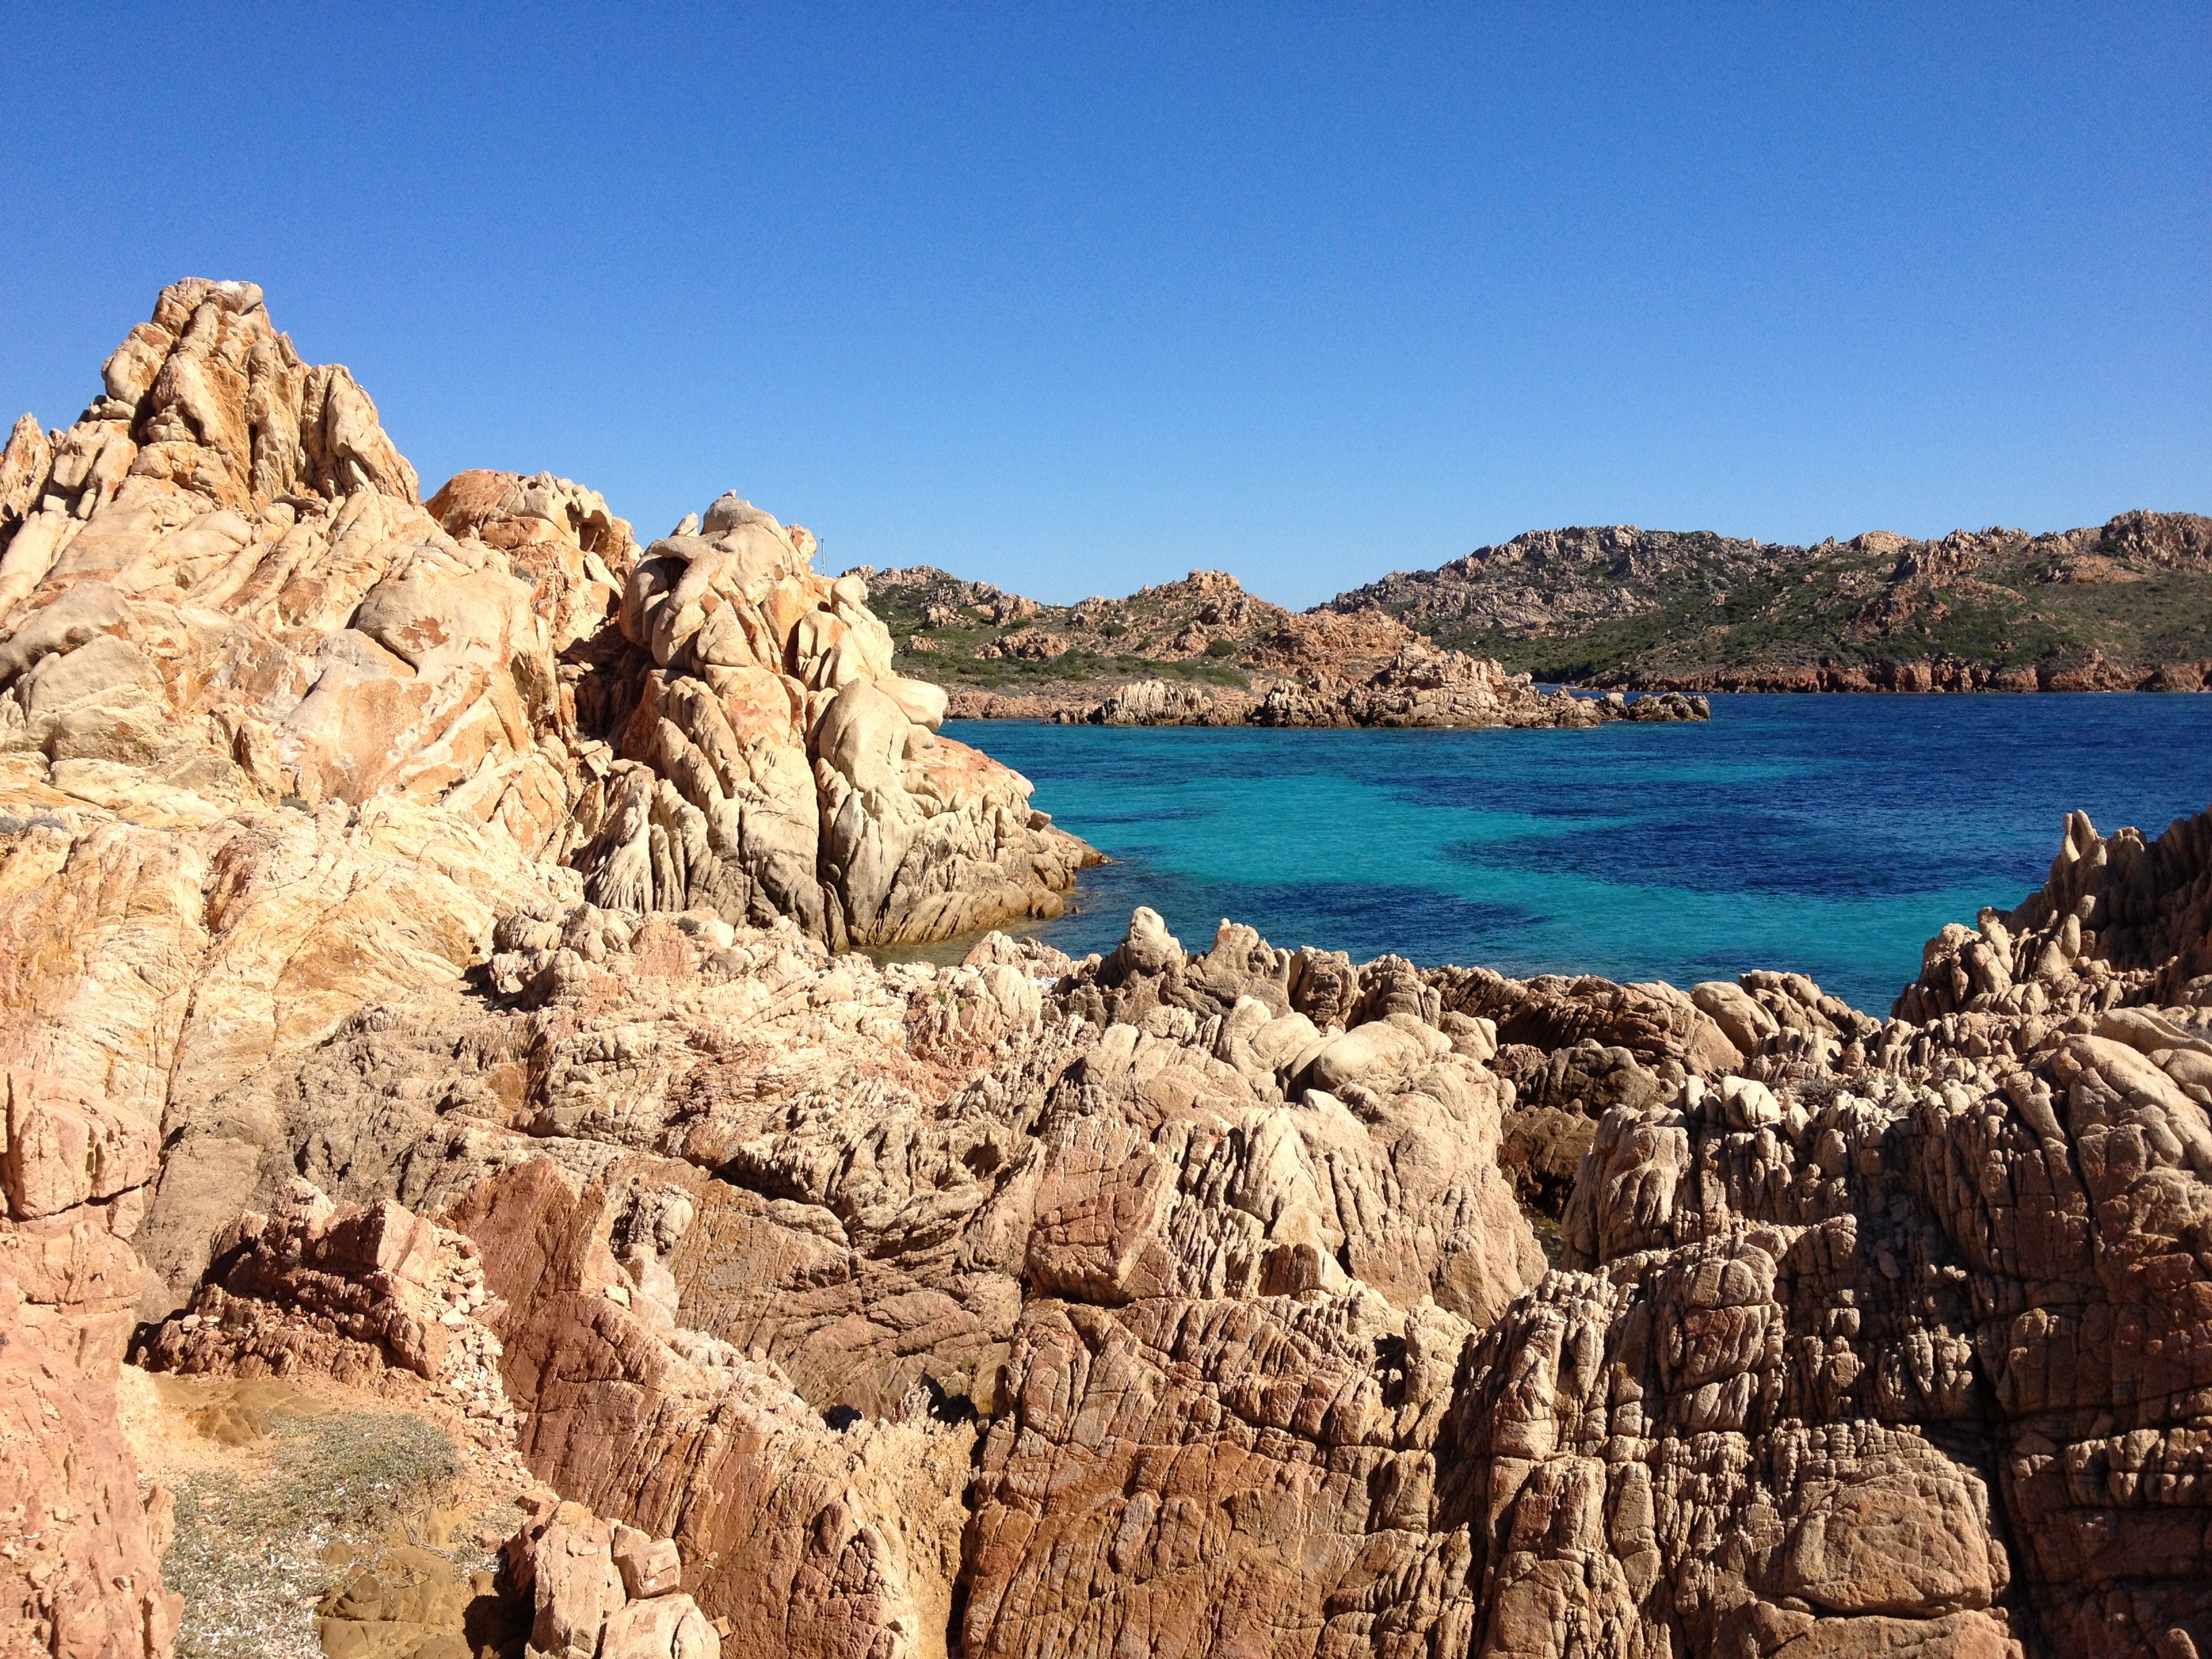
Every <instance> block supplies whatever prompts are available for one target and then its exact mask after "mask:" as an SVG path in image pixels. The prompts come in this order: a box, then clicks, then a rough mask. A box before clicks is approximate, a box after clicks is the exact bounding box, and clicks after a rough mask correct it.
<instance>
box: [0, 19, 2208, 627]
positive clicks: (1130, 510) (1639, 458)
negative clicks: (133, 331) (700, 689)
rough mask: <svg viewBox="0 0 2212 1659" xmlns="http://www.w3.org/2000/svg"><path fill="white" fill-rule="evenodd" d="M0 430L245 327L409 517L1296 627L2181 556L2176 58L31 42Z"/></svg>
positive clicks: (825, 38) (2085, 25) (160, 25)
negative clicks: (1658, 576)
mask: <svg viewBox="0 0 2212 1659" xmlns="http://www.w3.org/2000/svg"><path fill="white" fill-rule="evenodd" d="M8 30H9V40H10V52H9V58H10V63H9V73H8V76H7V80H8V85H7V89H6V92H5V94H4V95H0V212H3V213H4V217H0V225H4V230H0V236H4V246H5V253H4V257H0V404H5V406H6V407H5V410H4V413H0V419H6V418H12V417H13V416H14V414H15V412H17V411H18V410H22V409H33V410H36V411H37V412H38V414H39V415H40V417H41V418H42V419H43V420H45V421H46V422H47V423H48V424H50V425H55V424H61V423H63V422H66V421H68V420H70V419H71V418H73V417H74V416H75V415H76V412H77V410H79V409H81V408H82V406H83V404H84V403H85V402H86V400H87V399H88V398H89V397H90V396H91V395H92V394H93V392H94V391H95V389H96V387H97V374H96V370H97V367H98V365H99V362H100V359H101V357H102V356H104V355H105V354H106V351H107V350H108V349H110V348H111V347H112V345H113V344H114V343H115V342H116V340H117V339H118V338H119V337H121V336H122V334H123V333H124V331H125V330H126V329H128V328H129V326H130V325H131V324H132V323H133V322H135V321H137V320H139V319H142V318H143V317H144V316H146V315H147V313H148V312H149V309H150V308H151V306H152V302H153V299H154V295H155V292H156V290H157V289H159V288H160V287H161V284H162V283H164V282H167V281H169V280H171V279H173V278H174V277H176V276H183V275H187V274H195V275H202V276H234V277H243V278H246V279H249V280H252V281H254V282H258V283H261V284H262V285H263V286H264V288H265V289H267V291H268V295H269V301H270V308H271V310H272V312H273V313H275V315H276V321H277V323H278V325H279V326H281V327H283V328H285V329H287V330H289V331H290V332H291V334H292V336H293V337H294V339H295V341H296V342H297V343H298V344H299V347H300V349H301V351H302V352H303V353H304V354H305V355H306V356H307V357H309V358H310V359H311V360H313V361H316V362H332V361H337V362H345V363H348V364H349V365H351V366H352V368H354V370H355V372H356V374H358V375H359V377H360V378H361V380H362V382H363V384H364V385H366V386H368V388H369V390H370V391H371V392H372V393H373V394H374V397H375V398H376V399H377V401H378V404H379V405H380V408H381V409H382V410H383V413H384V417H385V422H386V426H387V427H388V428H389V429H390V431H391V432H392V435H393V436H394V438H395V439H396V440H397V441H398V443H399V444H400V446H401V447H402V448H403V449H404V450H405V451H406V452H407V453H408V454H409V455H410V456H411V457H412V458H413V459H414V460H415V462H416V465H418V466H419V467H420V468H421V469H422V475H423V479H424V483H425V486H426V487H430V486H435V484H436V483H439V482H440V481H441V480H442V479H443V478H444V477H447V475H448V474H449V473H451V472H453V471H456V470H458V469H459V468H462V467H465V466H496V467H512V468H518V469H520V470H523V471H536V470H538V469H540V468H550V469H551V470H552V471H556V472H560V473H564V474H567V475H568V476H571V477H576V478H579V479H581V480H583V481H585V482H586V483H590V484H592V486H594V487H595V488H597V489H601V490H604V491H605V494H606V495H607V497H608V500H609V501H610V502H611V504H612V505H613V507H614V508H615V510H616V511H617V512H619V513H623V514H625V515H627V516H629V517H630V518H632V519H633V520H635V521H636V522H637V525H638V527H639V530H640V532H641V534H644V535H647V536H650V535H654V534H659V533H663V532H665V531H666V530H667V529H668V528H669V526H671V524H672V523H673V522H674V520H676V519H677V518H678V517H679V516H680V515H681V514H682V513H684V512H685V511H687V510H690V509H691V508H694V507H700V506H702V505H704V504H705V502H706V501H708V500H709V499H711V498H712V497H713V496H714V495H716V494H718V493H720V491H721V490H723V489H728V488H735V489H738V491H740V492H741V493H743V494H744V495H749V496H750V497H752V498H753V499H754V500H755V501H758V502H759V503H761V504H762V505H763V506H764V507H768V508H769V509H770V510H771V511H773V512H775V513H778V514H780V515H781V516H783V517H785V518H787V519H790V520H796V521H798V522H801V523H805V524H807V525H809V526H812V527H813V528H814V529H815V530H816V532H817V533H818V534H819V535H820V536H821V537H822V538H823V544H824V553H823V563H824V564H825V566H827V567H828V568H832V569H836V568H843V567H844V566H846V565H849V564H856V563H862V562H867V563H875V564H895V563H896V564H904V563H911V562H924V561H926V562H933V563H937V564H942V565H945V566H947V567H949V568H952V569H954V570H956V571H958V572H960V573H962V574H969V575H975V576H981V577H986V578H988V579H990V580H994V581H997V582H1000V583H1001V584H1002V585H1004V586H1009V587H1012V588H1016V589H1018V590H1020V591H1024V592H1031V593H1035V594H1036V595H1038V596H1040V597H1042V598H1046V599H1074V598H1078V597H1080V596H1081V595H1083V594H1085V593H1089V592H1109V593H1119V592H1126V591H1127V590H1128V589H1130V588H1132V587H1133V586H1136V585H1138V584H1139V583H1140V582H1148V581H1157V580H1163V579H1164V578H1168V577H1172V576H1176V575H1179V574H1182V572H1183V571H1185V570H1187V569H1188V568H1191V567H1193V566H1198V565H1206V566H1220V567H1225V568H1230V569H1232V570H1234V571H1236V572H1237V574H1239V575H1240V576H1242V577H1243V579H1244V580H1245V581H1246V583H1247V585H1248V586H1251V587H1253V588H1255V590H1256V591H1259V592H1263V593H1266V594H1267V595H1269V596H1270V597H1273V598H1276V599H1280V600H1283V601H1285V602H1289V603H1295V604H1310V603H1312V602H1314V601H1316V600H1318V599H1323V598H1325V597H1327V596H1328V595H1329V594H1330V593H1333V592H1336V591H1337V590H1339V589H1340V588H1343V587H1346V586H1352V585H1354V584H1356V583H1358V582H1361V581H1364V580H1369V579H1370V578H1372V577H1374V576H1376V575H1379V574H1382V573H1383V572H1384V571H1387V570H1389V569H1393V568H1420V567H1424V566H1429V565H1434V564H1437V563H1438V562H1442V561H1443V560H1446V559H1449V558H1455V557H1456V556H1459V555H1460V554H1462V553H1463V552H1465V551H1467V550H1468V549H1470V548H1472V547H1474V546H1476V545H1478V544H1482V543H1484V542H1489V541H1496V540H1502V539H1504V538H1507V537H1509V536H1510V535H1512V534H1514V533H1515V532H1518V531H1520V530H1522V529H1526V528H1528V527H1530V526H1548V525H1559V524H1589V523H1620V522H1633V523H1638V524H1642V525H1645V526H1662V527H1668V528H1706V529H1714V530H1719V531H1723V532H1730V533H1734V534H1739V535H1753V536H1759V537H1763V538H1766V539H1768V540H1778V541H1808V540H1817V539H1818V538H1820V537H1823V536H1826V535H1830V534H1834V535H1839V536H1848V535H1850V534H1852V533H1854V532H1857V531H1860V530H1864V529H1869V528H1874V527H1877V526H1879V527H1884V528H1888V529H1894V530H1899V531H1903V532H1908V533H1916V534H1930V533H1940V532H1942V531H1944V530H1947V529H1949V528H1951V527H1953V526H1957V525H1961V524H1964V525H1969V526H1983V525H1987V524H1992V523H2002V524H2015V525H2022V526H2027V527H2028V528H2030V529H2038V530H2041V529H2052V528H2058V527H2063V526H2071V525H2075V524H2083V523H2096V522H2100V521H2101V520H2104V519H2106V518H2107V517H2109V516H2110V515H2111V514H2112V513H2115V512H2118V511H2120V510H2122V509H2124V508H2127V507H2166V508H2192V509H2197V510H2212V142H2208V140H2212V115H2208V108H2209V107H2212V103H2208V94H2212V11H2208V9H2206V7H2205V6H2203V4H2200V3H2191V4H2176V5H2163V6H2129V5H2122V4H2112V3H2103V4H2098V5H2094V6H2087V5H2065V6H2058V5H2053V6H2044V7H2033V6H2021V7H1982V6H1972V5H1963V4H1947V5H1943V6H1929V5H1915V6H1897V7H1888V8H1885V7H1875V6H1850V7H1836V8H1825V7H1811V6H1791V5H1757V6H1745V7H1741V8H1737V7H1704V8H1692V7H1686V6H1671V5H1669V6H1643V5H1638V6H1624V7H1617V8H1616V7H1603V6H1576V5H1559V6H1543V7H1531V8H1527V9H1518V8H1513V9H1507V8H1497V9H1492V8H1478V7H1452V8H1436V9H1426V8H1413V7H1401V6H1381V5H1362V6H1352V5H1342V6H1306V5H1290V4H1279V5H1266V6H1254V7H1249V8H1241V7H1231V6H1223V5H1209V6H1203V7H1194V6H1188V5H1182V6H1173V7H1160V8H1158V9H1146V8H1139V7H1136V6H1131V5H1120V4H1117V5H1115V6H1111V7H1106V6H1096V7H1087V8H1085V7H1076V6H1058V7H1043V6H1039V7H1034V8H1021V9H994V8H986V7H981V6H962V7H957V8H953V7H934V6H933V7H919V6H917V7H911V8H896V9H893V8H880V9H879V8H872V7H862V6H849V5H848V6H825V7H822V8H819V9H798V8H780V7H762V8H752V9H746V8H735V7H732V8H728V9H720V8H717V9H699V10H696V11H692V10H688V9H680V8H655V9H650V10H647V9H646V8H642V7H639V8H629V9H617V8H612V7H610V8H606V9H590V10H586V9H575V10H563V9H532V10H529V11H523V10H520V9H517V10H514V11H510V12H501V11H495V10H492V9H477V8H473V7H438V8H435V9H422V10H420V11H416V12H412V13H410V12H409V11H407V10H405V9H402V8H398V7H386V8H378V9H369V8H359V9H351V10H349V12H347V13H346V14H345V15H339V14H338V13H337V11H336V10H335V9H324V8H319V7H313V8H311V7H289V8H284V9H270V10H266V11H258V12H257V11H253V10H251V9H246V8H243V7H237V8H234V7H228V6H223V7H216V6H207V7H194V8H185V9H177V8H175V7H173V6H165V7H161V8H149V9H144V10H143V11H133V10H131V9H121V8H105V7H85V8H78V7H64V6H55V5H48V6H40V7H37V8H30V7H24V8H17V9H14V10H13V11H11V13H10V15H9V25H8Z"/></svg>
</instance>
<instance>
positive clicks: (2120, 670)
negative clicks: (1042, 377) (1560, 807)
mask: <svg viewBox="0 0 2212 1659" xmlns="http://www.w3.org/2000/svg"><path fill="white" fill-rule="evenodd" d="M1377 607H1380V608H1381V609H1383V610H1384V611H1388V612H1389V613H1390V614H1391V615H1392V616H1393V617H1400V618H1402V619H1403V621H1404V622H1405V623H1407V624H1408V625H1410V626H1412V627H1413V628H1418V629H1420V630H1422V631H1423V632H1424V633H1425V634H1429V635H1433V636H1434V637H1435V638H1436V639H1437V641H1440V642H1442V643H1443V644H1447V645H1452V646H1458V647H1462V648H1465V649H1469V650H1478V651H1480V652H1481V653H1484V654H1486V655H1495V656H1498V657H1499V658H1502V659H1504V660H1505V661H1506V662H1507V663H1509V664H1510V665H1511V666H1512V667H1514V668H1516V669H1526V670H1528V671H1533V672H1535V673H1536V674H1538V675H1540V676H1541V678H1546V679H1574V680H1578V681H1583V682H1585V683H1588V684H1599V685H1617V686H1621V687H1624V688H1626V689H1629V690H1649V691H1658V690H1677V691H1691V692H1705V691H1904V692H1914V691H1921V692H1924V691H2121V690H2126V691H2135V690H2150V691H2197V690H2203V689H2205V688H2206V686H2207V684H2208V680H2212V661H2208V660H2207V659H2206V652H2207V644H2206V635H2205V619H2206V617H2207V616H2208V615H2209V614H2212V519H2207V518H2205V517H2203V516H2202V515H2200V514H2197V513H2143V512H2135V513H2121V514H2119V515H2118V517H2116V518H2114V519H2112V520H2110V521H2109V522H2108V523H2106V524H2104V525H2101V526H2090V527H2088V528H2086V529H2081V530H2066V531H2059V532H2054V533H2051V534H2046V535H2039V536H2031V535H2029V534H2028V533H2027V532H2025V531H2021V530H2006V529H1999V528H1991V529H1988V530H1980V531H1972V530H1954V531H1953V532H1951V533H1950V534H1948V535H1947V536H1944V537H1942V538H1939V539H1936V540H1930V541H1916V540H1914V539H1912V538H1910V537H1905V536H1899V535H1895V534H1893V533H1891V532H1887V531H1880V530H1876V531H1869V532H1866V533H1865V534H1863V535H1859V536H1854V537H1852V538H1850V540H1849V541H1843V542H1838V541H1835V540H1833V539H1831V540H1828V541H1825V542H1822V543H1820V544H1818V545H1817V546H1813V547H1792V546H1787V545H1783V544H1776V543H1771V542H1760V541H1755V540H1747V539H1744V538H1740V537H1732V536H1718V535H1713V534H1711V533H1708V532H1702V531H1690V532H1680V531H1667V530H1639V529H1638V528H1637V527H1636V526H1634V525H1600V526H1575V527H1572V528H1569V529H1562V530H1532V531H1529V532H1526V533H1525V534H1522V535H1519V536H1516V537H1515V538H1513V539H1512V540H1511V541H1510V542H1505V543H1503V544H1499V545H1497V546H1494V547H1480V548H1477V549H1476V550H1474V552H1472V553H1470V554H1468V556H1466V557H1465V558H1462V559H1455V560H1453V561H1452V562H1450V563H1449V564H1445V565H1443V566H1441V567H1439V568H1437V569H1434V570H1416V571H1394V572H1393V573H1392V574H1389V575H1388V576H1385V577H1383V579H1382V580H1379V581H1375V582H1370V583H1368V584H1367V585H1366V586H1363V587H1359V588H1355V589H1353V590H1352V591H1351V592H1345V593H1340V594H1338V595H1337V596H1336V598H1335V599H1332V600H1330V601H1329V602H1328V609H1332V610H1334V611H1340V612H1344V613H1346V614H1355V613H1365V612H1369V611H1373V610H1375V609H1376V608H1377Z"/></svg>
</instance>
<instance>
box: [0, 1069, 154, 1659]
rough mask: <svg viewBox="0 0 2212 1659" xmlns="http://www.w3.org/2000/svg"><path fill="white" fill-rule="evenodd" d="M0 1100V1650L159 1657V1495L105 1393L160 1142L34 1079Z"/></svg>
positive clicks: (121, 1116) (136, 1272)
mask: <svg viewBox="0 0 2212 1659" xmlns="http://www.w3.org/2000/svg"><path fill="white" fill-rule="evenodd" d="M0 1090H4V1091H5V1095H4V1098H0V1112H4V1123H0V1130H4V1133H5V1137H6V1139H5V1142H4V1146H0V1188H4V1190H5V1194H6V1198H7V1210H6V1215H5V1218H4V1220H0V1543H4V1546H5V1547H4V1548H0V1651H5V1652H7V1653H9V1654H10V1655H15V1654H22V1655H31V1654H45V1655H51V1656H53V1659H125V1656H130V1659H137V1656H144V1659H163V1656H167V1654H168V1653H169V1651H170V1650H171V1647H172V1644H173V1642H174V1639H175V1637H176V1631H177V1618H178V1610H179V1601H178V1598H177V1597H176V1596H175V1595H172V1594H170V1593H169V1592H167V1591H166V1590H165V1589H162V1586H161V1565H160V1558H161V1551H162V1550H163V1549H164V1548H165V1547H167V1541H168V1540H167V1524H168V1516H169V1499H168V1495H167V1493H166V1492H163V1491H162V1490H161V1488H160V1487H159V1486H155V1487H153V1488H152V1489H151V1490H150V1491H149V1492H146V1493H144V1494H142V1493H141V1492H140V1491H139V1476H138V1468H137V1462H136V1461H135V1460H134V1459H133V1458H132V1456H131V1449H130V1447H129V1445H128V1443H126V1442H125V1438H124V1435H123V1431H122V1429H121V1426H120V1425H119V1423H118V1419H117V1413H116V1400H115V1387H116V1378H117V1376H118V1372H119V1371H120V1370H121V1367H122V1364H123V1356H124V1349H125V1346H126V1345H127V1343H128V1342H129V1340H130V1335H131V1320H132V1313H131V1310H132V1307H133V1305H134V1304H136V1302H137V1297H138V1280H139V1277H140V1273H141V1269H140V1267H139V1262H138V1256H137V1252H136V1251H134V1250H133V1249H131V1243H130V1239H131V1234H132V1232H133V1231H136V1229H137V1223H138V1219H139V1218H140V1217H141V1216H142V1215H143V1214H144V1212H145V1207H146V1188H147V1186H148V1183H149V1182H151V1181H152V1179H153V1176H154V1151H155V1148H154V1138H153V1135H152V1133H151V1132H150V1131H149V1128H148V1127H147V1126H146V1125H145V1124H143V1123H142V1122H140V1121H137V1119H135V1118H133V1117H132V1116H131V1115H129V1114H128V1113H125V1112H118V1111H116V1110H114V1109H112V1108H109V1107H106V1106H103V1105H102V1104H100V1103H98V1102H96V1101H90V1100H86V1099H83V1098H82V1097H76V1096H73V1095H72V1094H71V1092H70V1091H68V1090H67V1089H66V1088H64V1087H60V1086H57V1085H54V1084H53V1083H52V1082H51V1081H49V1080H47V1079H40V1078H38V1077H35V1076H33V1075H32V1074H31V1073H0Z"/></svg>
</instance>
